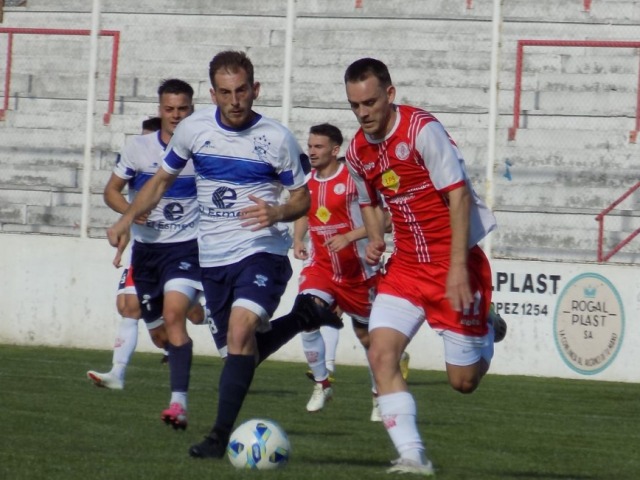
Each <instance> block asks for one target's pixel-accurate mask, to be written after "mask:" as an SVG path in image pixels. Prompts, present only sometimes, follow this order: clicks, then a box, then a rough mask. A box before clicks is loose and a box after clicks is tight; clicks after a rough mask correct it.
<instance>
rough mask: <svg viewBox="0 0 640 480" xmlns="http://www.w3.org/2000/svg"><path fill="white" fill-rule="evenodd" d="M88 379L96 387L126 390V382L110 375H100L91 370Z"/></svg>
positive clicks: (109, 373)
mask: <svg viewBox="0 0 640 480" xmlns="http://www.w3.org/2000/svg"><path fill="white" fill-rule="evenodd" d="M87 378H88V379H89V380H91V381H92V382H93V384H94V385H95V386H96V387H102V388H109V389H111V390H122V389H123V388H124V381H122V379H120V378H117V377H115V376H114V375H112V374H111V372H108V373H99V372H94V371H93V370H89V371H88V372H87Z"/></svg>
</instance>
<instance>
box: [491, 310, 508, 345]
mask: <svg viewBox="0 0 640 480" xmlns="http://www.w3.org/2000/svg"><path fill="white" fill-rule="evenodd" d="M489 323H490V324H491V325H493V343H498V342H501V341H502V340H504V337H505V336H506V335H507V322H505V321H504V319H503V318H502V317H501V316H500V315H499V314H498V313H496V311H495V310H494V309H493V305H492V306H491V308H490V309H489Z"/></svg>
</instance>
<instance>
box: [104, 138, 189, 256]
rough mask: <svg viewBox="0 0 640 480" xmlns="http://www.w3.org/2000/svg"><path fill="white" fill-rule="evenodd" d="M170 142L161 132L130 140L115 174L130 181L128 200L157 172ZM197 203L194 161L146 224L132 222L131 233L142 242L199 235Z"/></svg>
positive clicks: (183, 171) (165, 241)
mask: <svg viewBox="0 0 640 480" xmlns="http://www.w3.org/2000/svg"><path fill="white" fill-rule="evenodd" d="M166 147H167V144H166V143H164V142H163V141H162V140H161V139H160V132H153V133H149V134H147V135H136V136H135V137H133V138H132V139H131V140H130V141H129V142H127V144H126V146H125V148H124V151H123V152H122V154H121V155H120V158H119V159H118V161H117V162H116V165H115V167H114V168H113V173H114V174H116V175H117V176H118V177H120V178H122V179H123V180H127V181H128V183H129V202H133V199H134V198H135V196H136V194H137V193H138V192H139V191H140V189H141V188H142V186H143V185H144V184H145V183H146V182H147V181H148V180H149V179H150V178H151V177H152V176H153V175H154V174H155V173H156V172H157V171H158V169H159V168H160V165H161V164H162V157H163V156H164V154H165V149H166ZM198 218H199V214H198V202H197V200H196V182H195V174H194V171H193V165H192V164H191V162H189V164H188V165H187V166H186V167H185V168H184V169H183V170H182V172H181V173H180V176H179V177H178V178H176V180H175V182H174V183H173V185H171V187H170V188H169V190H167V192H165V194H164V196H163V197H162V199H161V200H160V202H159V203H158V205H157V206H156V207H155V208H154V209H153V210H152V211H151V213H150V214H149V217H148V218H147V222H146V224H145V225H138V224H135V223H134V224H133V225H132V227H131V232H132V235H133V238H134V240H135V241H136V242H140V243H175V242H184V241H187V240H193V239H195V238H197V236H198Z"/></svg>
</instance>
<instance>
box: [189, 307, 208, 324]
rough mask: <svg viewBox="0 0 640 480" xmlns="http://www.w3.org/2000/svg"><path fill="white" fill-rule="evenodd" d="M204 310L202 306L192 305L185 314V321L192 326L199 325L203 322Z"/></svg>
mask: <svg viewBox="0 0 640 480" xmlns="http://www.w3.org/2000/svg"><path fill="white" fill-rule="evenodd" d="M204 317H205V314H204V308H202V305H194V306H193V307H191V308H190V309H189V311H188V312H187V319H188V320H189V321H190V322H191V323H193V324H194V325H200V324H202V322H204Z"/></svg>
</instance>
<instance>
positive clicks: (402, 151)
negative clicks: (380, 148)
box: [396, 142, 411, 160]
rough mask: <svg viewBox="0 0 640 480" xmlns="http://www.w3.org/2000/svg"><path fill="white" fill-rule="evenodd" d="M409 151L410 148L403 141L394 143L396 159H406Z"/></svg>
mask: <svg viewBox="0 0 640 480" xmlns="http://www.w3.org/2000/svg"><path fill="white" fill-rule="evenodd" d="M410 153H411V149H410V148H409V145H407V144H406V143H405V142H400V143H399V144H398V145H396V157H398V160H406V159H407V158H409V154H410Z"/></svg>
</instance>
